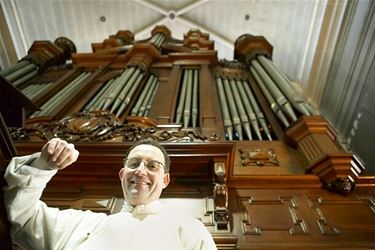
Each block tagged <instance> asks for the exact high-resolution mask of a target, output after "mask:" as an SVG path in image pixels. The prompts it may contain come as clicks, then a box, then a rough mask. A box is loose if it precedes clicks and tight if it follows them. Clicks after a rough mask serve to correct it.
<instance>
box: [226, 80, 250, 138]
mask: <svg viewBox="0 0 375 250" xmlns="http://www.w3.org/2000/svg"><path fill="white" fill-rule="evenodd" d="M230 87H231V88H232V93H233V96H234V101H235V104H236V107H237V109H238V113H239V118H240V120H241V123H242V125H243V127H244V129H245V132H246V135H247V137H248V138H249V140H253V137H252V135H251V130H250V123H249V119H248V117H247V114H246V111H245V108H244V105H243V103H242V100H241V97H240V93H239V91H238V88H237V84H236V81H235V80H230Z"/></svg>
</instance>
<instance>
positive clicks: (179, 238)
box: [4, 155, 216, 250]
mask: <svg viewBox="0 0 375 250" xmlns="http://www.w3.org/2000/svg"><path fill="white" fill-rule="evenodd" d="M33 159H35V155H31V156H23V157H15V158H13V159H12V161H11V162H10V163H9V166H8V168H7V170H6V173H5V180H6V182H7V184H8V185H7V186H6V187H5V188H4V201H5V207H6V210H7V212H8V218H9V220H10V221H11V223H12V227H11V235H12V239H13V240H14V241H15V242H17V243H18V244H19V245H20V246H22V247H23V248H25V249H38V250H43V249H45V250H47V249H67V250H77V249H80V250H83V249H87V250H89V249H90V250H91V249H101V250H106V249H137V250H140V249H163V250H168V249H173V250H175V249H216V246H215V243H214V241H213V239H212V237H211V235H210V233H209V232H208V231H207V229H206V228H205V226H204V225H203V224H202V223H201V222H200V221H199V220H197V219H195V218H192V217H190V216H187V215H183V214H177V213H173V212H171V211H168V210H167V209H166V208H165V207H164V206H163V205H162V204H161V203H160V202H159V201H154V202H151V203H148V204H146V205H140V206H136V207H132V206H129V205H126V204H125V205H124V207H123V209H122V210H121V212H119V213H117V214H112V215H106V214H105V213H94V212H91V211H81V210H74V209H66V210H59V209H57V208H50V207H47V205H46V204H45V203H44V202H42V201H40V197H41V194H42V192H43V189H44V188H45V186H46V184H47V182H48V181H49V180H50V179H51V178H52V176H53V175H54V174H56V170H39V169H36V168H33V167H31V166H28V165H27V164H28V163H30V162H31V161H32V160H33Z"/></svg>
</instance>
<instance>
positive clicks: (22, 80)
mask: <svg viewBox="0 0 375 250" xmlns="http://www.w3.org/2000/svg"><path fill="white" fill-rule="evenodd" d="M37 74H38V70H36V69H35V70H33V71H31V72H30V73H28V74H26V75H24V76H22V77H21V78H19V79H17V80H16V81H14V82H13V83H12V84H13V85H14V86H15V87H19V86H21V85H22V84H23V83H25V82H27V81H28V80H30V79H31V78H33V77H34V76H36V75H37Z"/></svg>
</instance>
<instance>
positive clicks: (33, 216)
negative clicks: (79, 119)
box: [4, 154, 105, 249]
mask: <svg viewBox="0 0 375 250" xmlns="http://www.w3.org/2000/svg"><path fill="white" fill-rule="evenodd" d="M35 157H37V154H34V155H29V156H23V157H15V158H13V159H12V160H11V162H10V163H9V165H8V168H7V169H6V172H5V180H6V183H7V186H5V187H4V204H5V208H6V210H7V213H8V219H9V221H10V222H11V225H12V226H11V236H12V239H13V240H14V241H15V242H16V243H18V244H19V245H21V246H22V247H24V248H25V249H67V248H68V247H70V248H71V247H73V248H74V246H75V245H77V244H79V243H80V242H82V241H83V240H84V239H85V237H86V236H87V232H90V230H92V229H93V227H95V226H97V224H98V223H99V222H100V221H101V219H102V218H103V217H105V214H96V213H92V212H90V211H85V212H83V211H79V210H73V209H68V210H63V211H60V210H59V209H57V208H49V207H47V205H46V204H45V203H43V202H42V201H40V197H41V195H42V192H43V190H44V188H45V186H46V184H47V183H48V181H49V180H50V179H51V178H52V177H53V175H55V174H56V172H57V171H56V170H40V169H36V168H33V167H31V166H27V165H26V164H29V163H30V162H32V161H33V160H34V159H35Z"/></svg>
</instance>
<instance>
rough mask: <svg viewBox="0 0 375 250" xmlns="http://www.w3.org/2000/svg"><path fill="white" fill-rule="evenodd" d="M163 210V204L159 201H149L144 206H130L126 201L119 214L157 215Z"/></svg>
mask: <svg viewBox="0 0 375 250" xmlns="http://www.w3.org/2000/svg"><path fill="white" fill-rule="evenodd" d="M163 209H164V206H163V204H162V203H161V202H160V201H159V200H155V201H151V202H149V203H146V204H142V205H136V206H132V205H130V204H129V203H127V202H126V201H124V205H123V206H122V209H121V212H128V213H131V214H133V215H135V214H158V213H160V212H161V211H162V210H163Z"/></svg>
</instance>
